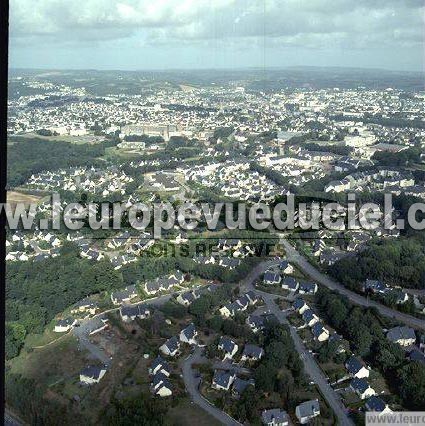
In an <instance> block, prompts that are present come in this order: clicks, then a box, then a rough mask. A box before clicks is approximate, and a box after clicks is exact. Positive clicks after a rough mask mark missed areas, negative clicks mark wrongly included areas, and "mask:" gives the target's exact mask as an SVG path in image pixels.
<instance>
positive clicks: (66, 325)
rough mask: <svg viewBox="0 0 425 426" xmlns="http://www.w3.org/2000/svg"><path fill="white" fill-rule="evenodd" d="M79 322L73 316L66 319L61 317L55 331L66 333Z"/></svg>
mask: <svg viewBox="0 0 425 426" xmlns="http://www.w3.org/2000/svg"><path fill="white" fill-rule="evenodd" d="M75 324H77V320H76V319H75V318H72V317H68V318H65V319H60V320H58V322H57V323H56V325H55V328H54V329H53V331H55V332H56V333H65V332H66V331H69V330H71V328H73V327H74V326H75Z"/></svg>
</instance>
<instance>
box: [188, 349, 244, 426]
mask: <svg viewBox="0 0 425 426" xmlns="http://www.w3.org/2000/svg"><path fill="white" fill-rule="evenodd" d="M203 361H204V360H203V358H202V348H200V347H199V346H197V347H196V348H195V351H194V352H193V353H192V354H190V355H189V356H188V357H187V358H186V359H185V360H184V362H183V368H182V374H183V380H184V384H185V386H186V390H187V392H188V393H189V394H190V396H191V398H192V401H193V402H194V403H195V404H196V405H198V406H199V407H200V408H202V409H203V410H204V411H206V412H207V413H208V414H211V415H212V416H214V417H215V418H216V419H217V420H218V421H219V422H221V423H223V424H224V425H228V426H241V423H239V422H237V421H236V420H235V419H233V418H232V417H230V416H229V415H228V414H226V413H225V412H224V411H221V410H219V409H218V408H217V407H215V406H214V405H212V404H211V403H210V402H209V401H208V400H206V399H205V398H204V397H203V396H202V395H201V394H200V392H199V385H200V383H201V379H200V378H197V377H195V375H194V372H193V370H192V365H193V364H200V363H202V362H203Z"/></svg>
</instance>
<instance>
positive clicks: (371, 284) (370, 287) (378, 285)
mask: <svg viewBox="0 0 425 426" xmlns="http://www.w3.org/2000/svg"><path fill="white" fill-rule="evenodd" d="M389 290H390V288H389V287H387V286H386V285H385V284H384V283H383V282H382V281H379V280H370V279H367V280H366V281H365V282H364V284H363V291H365V292H366V291H371V292H372V293H380V294H386V293H387V292H388V291H389Z"/></svg>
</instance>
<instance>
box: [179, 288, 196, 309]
mask: <svg viewBox="0 0 425 426" xmlns="http://www.w3.org/2000/svg"><path fill="white" fill-rule="evenodd" d="M199 297H200V294H199V293H198V292H197V291H186V292H184V293H180V294H179V295H178V296H177V297H176V301H177V302H178V303H180V305H183V306H190V305H191V304H192V302H193V301H194V300H196V299H198V298H199Z"/></svg>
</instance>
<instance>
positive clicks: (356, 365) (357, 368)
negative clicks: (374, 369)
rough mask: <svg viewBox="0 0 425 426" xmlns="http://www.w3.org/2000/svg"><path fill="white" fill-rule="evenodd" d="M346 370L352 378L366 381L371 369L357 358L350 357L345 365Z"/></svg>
mask: <svg viewBox="0 0 425 426" xmlns="http://www.w3.org/2000/svg"><path fill="white" fill-rule="evenodd" d="M345 368H346V369H347V371H348V373H349V374H350V375H351V376H352V377H356V378H357V379H364V378H366V377H369V369H368V368H366V366H365V365H363V364H362V362H361V361H360V360H359V359H358V358H356V357H355V356H350V358H348V359H347V361H346V363H345Z"/></svg>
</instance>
